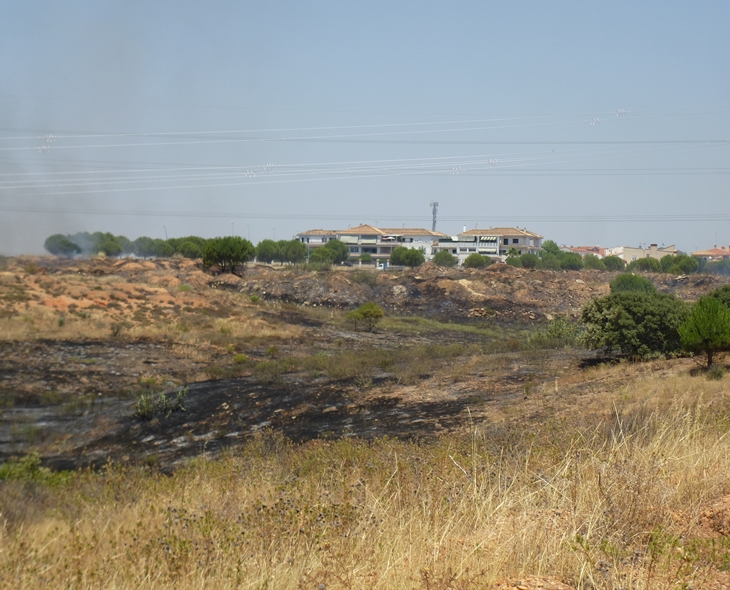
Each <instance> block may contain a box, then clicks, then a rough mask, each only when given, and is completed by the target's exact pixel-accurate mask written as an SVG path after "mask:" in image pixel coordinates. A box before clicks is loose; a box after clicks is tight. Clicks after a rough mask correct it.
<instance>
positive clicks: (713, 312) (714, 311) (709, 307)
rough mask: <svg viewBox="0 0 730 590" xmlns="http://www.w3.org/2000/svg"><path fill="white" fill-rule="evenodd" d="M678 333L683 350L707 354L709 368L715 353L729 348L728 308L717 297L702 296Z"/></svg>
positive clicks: (729, 326)
mask: <svg viewBox="0 0 730 590" xmlns="http://www.w3.org/2000/svg"><path fill="white" fill-rule="evenodd" d="M679 335H680V337H681V340H682V347H683V348H684V349H685V350H687V351H690V352H694V353H704V354H705V355H707V368H708V369H709V368H710V367H712V361H713V358H714V356H715V354H716V353H718V352H721V351H725V350H730V309H728V307H727V306H725V305H724V304H723V303H722V302H721V301H720V300H719V299H715V298H714V297H703V298H702V299H700V300H699V301H698V302H697V303H696V304H695V305H694V306H693V307H692V312H691V313H690V315H689V317H688V318H687V319H686V321H685V322H684V323H683V324H682V325H681V326H680V328H679Z"/></svg>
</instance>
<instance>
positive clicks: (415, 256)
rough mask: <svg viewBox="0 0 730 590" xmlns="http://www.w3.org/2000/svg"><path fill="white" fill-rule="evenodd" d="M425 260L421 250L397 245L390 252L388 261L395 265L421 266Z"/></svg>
mask: <svg viewBox="0 0 730 590" xmlns="http://www.w3.org/2000/svg"><path fill="white" fill-rule="evenodd" d="M425 261H426V257H425V256H424V254H423V251H422V250H417V249H415V248H406V247H404V246H398V247H397V248H394V249H393V252H391V254H390V263H391V264H395V265H396V266H410V267H415V266H421V265H422V264H423V263H424V262H425Z"/></svg>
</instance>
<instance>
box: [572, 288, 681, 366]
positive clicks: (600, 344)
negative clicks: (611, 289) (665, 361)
mask: <svg viewBox="0 0 730 590" xmlns="http://www.w3.org/2000/svg"><path fill="white" fill-rule="evenodd" d="M687 316H688V310H687V306H686V305H685V303H684V302H683V301H682V300H680V299H676V298H675V297H674V296H672V295H666V294H664V293H636V292H623V293H621V292H619V293H611V294H610V295H608V296H606V297H601V298H600V299H594V300H593V301H591V302H590V303H588V304H587V305H586V306H585V307H584V308H583V312H582V314H581V320H582V321H583V323H584V324H585V327H586V331H585V334H584V337H583V341H584V343H585V344H586V346H587V347H588V348H590V349H593V350H598V349H603V350H605V351H606V352H611V353H617V352H618V353H623V354H626V355H628V356H630V357H632V358H642V357H644V358H645V357H650V356H654V355H656V356H661V355H668V354H674V353H676V352H679V351H680V350H681V348H682V342H681V339H680V336H679V327H680V326H681V325H682V324H683V323H684V321H685V320H686V318H687Z"/></svg>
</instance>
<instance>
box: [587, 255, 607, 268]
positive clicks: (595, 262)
mask: <svg viewBox="0 0 730 590" xmlns="http://www.w3.org/2000/svg"><path fill="white" fill-rule="evenodd" d="M583 266H584V268H587V269H589V270H606V265H605V264H604V263H603V260H601V259H600V258H598V256H594V255H593V254H586V256H585V258H584V259H583Z"/></svg>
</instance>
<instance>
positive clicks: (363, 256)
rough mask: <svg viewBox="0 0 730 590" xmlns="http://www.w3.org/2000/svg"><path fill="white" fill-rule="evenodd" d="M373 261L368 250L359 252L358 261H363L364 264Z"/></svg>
mask: <svg viewBox="0 0 730 590" xmlns="http://www.w3.org/2000/svg"><path fill="white" fill-rule="evenodd" d="M372 261H373V255H372V254H370V253H369V252H365V254H360V262H364V263H365V264H371V263H372Z"/></svg>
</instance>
